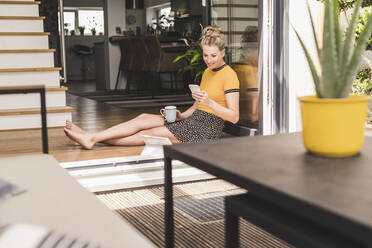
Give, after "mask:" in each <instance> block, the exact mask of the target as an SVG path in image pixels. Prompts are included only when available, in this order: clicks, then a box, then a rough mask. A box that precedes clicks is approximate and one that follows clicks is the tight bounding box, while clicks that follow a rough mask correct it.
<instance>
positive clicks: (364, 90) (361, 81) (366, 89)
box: [353, 69, 372, 95]
mask: <svg viewBox="0 0 372 248" xmlns="http://www.w3.org/2000/svg"><path fill="white" fill-rule="evenodd" d="M353 93H354V94H358V95H371V93H372V72H371V69H363V70H361V71H359V73H358V76H357V79H356V80H355V81H354V83H353Z"/></svg>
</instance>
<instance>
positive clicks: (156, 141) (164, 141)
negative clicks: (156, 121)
mask: <svg viewBox="0 0 372 248" xmlns="http://www.w3.org/2000/svg"><path fill="white" fill-rule="evenodd" d="M142 137H143V139H144V141H145V144H146V145H172V142H171V141H170V140H169V139H168V138H164V137H159V136H152V135H142Z"/></svg>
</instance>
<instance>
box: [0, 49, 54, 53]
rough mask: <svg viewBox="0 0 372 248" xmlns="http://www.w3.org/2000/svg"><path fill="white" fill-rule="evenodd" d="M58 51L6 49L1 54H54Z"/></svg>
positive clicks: (0, 51)
mask: <svg viewBox="0 0 372 248" xmlns="http://www.w3.org/2000/svg"><path fill="white" fill-rule="evenodd" d="M54 52H56V49H5V50H1V49H0V53H54Z"/></svg>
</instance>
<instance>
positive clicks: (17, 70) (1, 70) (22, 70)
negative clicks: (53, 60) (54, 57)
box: [0, 67, 62, 73]
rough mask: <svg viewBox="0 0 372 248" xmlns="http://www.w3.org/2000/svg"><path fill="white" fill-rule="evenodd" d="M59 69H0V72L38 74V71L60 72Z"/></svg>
mask: <svg viewBox="0 0 372 248" xmlns="http://www.w3.org/2000/svg"><path fill="white" fill-rule="evenodd" d="M61 70H62V68H61V67H44V68H41V67H39V68H7V69H0V73H1V72H38V71H61Z"/></svg>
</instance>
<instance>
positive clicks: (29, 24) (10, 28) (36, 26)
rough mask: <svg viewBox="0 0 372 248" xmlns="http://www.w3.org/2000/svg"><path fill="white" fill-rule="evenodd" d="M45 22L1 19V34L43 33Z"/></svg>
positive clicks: (40, 20)
mask: <svg viewBox="0 0 372 248" xmlns="http://www.w3.org/2000/svg"><path fill="white" fill-rule="evenodd" d="M43 22H44V21H43V20H42V19H29V20H27V19H2V18H1V17H0V32H3V33H5V32H43V31H44V23H43ZM16 38H18V37H16Z"/></svg>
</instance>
